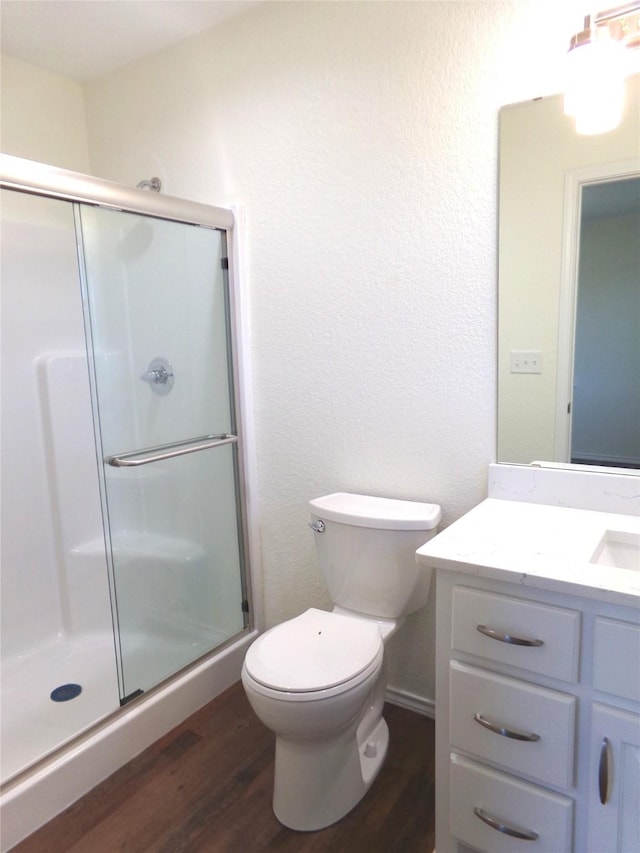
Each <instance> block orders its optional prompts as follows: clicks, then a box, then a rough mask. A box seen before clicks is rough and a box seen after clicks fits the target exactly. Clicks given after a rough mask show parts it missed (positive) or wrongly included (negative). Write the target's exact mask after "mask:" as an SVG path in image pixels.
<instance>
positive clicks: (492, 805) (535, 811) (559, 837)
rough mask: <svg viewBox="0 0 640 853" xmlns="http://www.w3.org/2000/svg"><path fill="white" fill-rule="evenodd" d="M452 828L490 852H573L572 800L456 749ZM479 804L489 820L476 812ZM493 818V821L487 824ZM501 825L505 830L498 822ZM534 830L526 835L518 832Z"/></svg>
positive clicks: (457, 835) (462, 838) (456, 834)
mask: <svg viewBox="0 0 640 853" xmlns="http://www.w3.org/2000/svg"><path fill="white" fill-rule="evenodd" d="M450 770H451V776H450V800H451V814H450V830H451V834H452V835H453V836H454V837H455V838H457V839H458V840H459V841H462V842H463V843H465V844H469V845H470V846H471V847H473V849H474V850H484V851H490V853H514V851H522V850H525V851H527V852H528V853H529V851H530V853H534V851H538V853H570V851H571V850H572V844H573V831H572V830H573V800H572V799H570V798H569V797H564V796H562V795H561V794H554V793H551V792H550V791H545V790H544V789H543V788H538V787H536V786H535V785H529V784H527V783H526V782H521V781H520V780H519V779H515V778H514V777H511V776H506V775H505V774H504V773H498V772H497V771H496V770H491V769H490V768H488V767H483V766H482V765H480V764H476V763H475V762H473V761H469V760H467V759H465V758H462V756H459V755H456V754H455V753H453V754H452V755H451V757H450ZM478 810H480V811H481V814H482V815H483V817H484V820H483V819H482V818H481V817H480V816H479V815H478V814H477V811H478ZM486 821H491V822H493V823H494V826H490V825H488V823H487V822H486ZM500 826H501V827H502V831H501V829H499V828H496V827H500ZM514 833H516V834H521V835H525V834H527V833H531V835H532V836H535V837H533V838H530V839H522V838H518V837H516V835H515V834H514Z"/></svg>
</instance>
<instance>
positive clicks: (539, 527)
mask: <svg viewBox="0 0 640 853" xmlns="http://www.w3.org/2000/svg"><path fill="white" fill-rule="evenodd" d="M606 530H614V531H621V532H627V533H633V534H638V533H640V518H638V517H636V516H629V515H617V514H613V513H606V512H597V511H592V510H584V509H572V508H569V507H558V506H548V505H546V504H532V503H524V502H518V501H510V500H498V499H496V498H488V499H487V500H485V501H483V502H482V503H481V504H479V505H478V506H477V507H475V508H474V509H472V510H471V511H470V512H468V513H467V514H466V515H464V516H462V518H460V519H459V520H458V521H456V522H454V523H453V524H452V525H451V526H450V527H448V528H446V529H445V530H443V531H442V533H439V534H438V535H437V536H435V537H434V538H433V539H431V540H430V541H429V542H427V543H426V544H425V545H423V546H422V547H421V548H419V549H418V551H417V553H416V559H417V560H418V562H419V563H424V564H426V565H429V566H433V567H434V568H436V569H449V570H452V571H458V572H464V573H467V574H472V575H477V576H479V577H486V578H493V579H494V580H502V581H509V582H511V583H519V584H522V585H524V586H531V587H534V588H539V589H547V590H554V591H556V592H566V593H572V594H575V595H582V596H585V597H587V598H597V599H599V600H602V601H610V602H612V603H616V604H625V605H631V606H635V607H638V606H640V565H639V566H638V569H635V570H634V569H619V568H615V567H613V566H602V565H595V564H593V563H591V562H590V560H591V559H592V556H593V554H594V552H595V550H596V548H597V547H598V545H599V543H600V541H601V539H602V536H603V535H604V533H605V531H606Z"/></svg>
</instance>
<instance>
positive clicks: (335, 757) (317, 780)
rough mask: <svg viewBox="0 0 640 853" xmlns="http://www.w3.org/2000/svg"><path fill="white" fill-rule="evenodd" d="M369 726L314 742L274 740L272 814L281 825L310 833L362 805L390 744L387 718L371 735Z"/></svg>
mask: <svg viewBox="0 0 640 853" xmlns="http://www.w3.org/2000/svg"><path fill="white" fill-rule="evenodd" d="M367 723H369V721H366V720H363V721H362V722H361V724H360V726H358V728H357V730H354V726H349V727H348V728H347V729H346V730H345V731H344V732H342V733H340V734H338V735H334V736H333V737H331V738H325V739H322V740H319V741H313V742H312V743H310V742H309V741H307V740H297V739H289V738H283V737H277V738H276V761H275V764H276V766H275V778H274V792H273V811H274V813H275V816H276V817H277V818H278V820H279V821H280V823H282V824H284V826H287V827H289V829H296V830H299V831H302V832H312V831H314V830H318V829H323V828H324V827H326V826H330V825H331V824H332V823H336V821H338V820H340V819H341V818H343V817H344V816H345V815H346V814H348V812H350V811H351V809H353V808H354V807H355V806H356V805H357V804H358V803H359V802H360V800H361V799H362V798H363V797H364V795H365V794H366V793H367V791H368V790H369V788H370V787H371V785H372V783H373V781H374V779H375V778H376V776H377V775H378V773H379V771H380V768H381V767H382V764H383V763H384V759H385V757H386V754H387V749H388V745H389V729H388V727H387V724H386V722H385V721H384V719H383V718H382V717H380V718H379V719H378V720H377V722H376V723H375V725H374V726H373V729H371V730H370V731H367V729H369V728H370V723H369V724H368V725H367Z"/></svg>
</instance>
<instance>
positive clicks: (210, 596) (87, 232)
mask: <svg viewBox="0 0 640 853" xmlns="http://www.w3.org/2000/svg"><path fill="white" fill-rule="evenodd" d="M1 165H2V166H3V169H2V187H3V188H2V195H3V208H2V210H3V247H2V248H3V285H2V297H3V315H2V322H3V380H4V379H5V372H6V377H7V379H8V381H7V382H6V383H5V382H4V381H3V432H6V435H7V437H8V438H10V439H11V445H12V446H11V447H9V441H7V442H5V441H4V439H3V463H4V462H6V463H7V464H6V465H3V559H2V582H3V596H2V607H3V620H2V621H3V627H2V630H3V638H2V639H3V643H2V671H3V679H2V682H3V683H2V691H3V694H2V713H3V746H4V745H5V731H6V743H7V744H12V745H15V744H18V743H20V744H24V746H25V749H26V751H24V752H23V751H22V747H21V750H20V754H18V750H17V749H16V750H12V756H13V752H15V753H16V754H15V756H13V757H12V759H11V763H10V765H8V766H7V767H6V768H5V767H4V763H5V762H4V760H3V779H4V780H6V779H7V778H9V777H11V776H13V775H15V773H16V772H20V771H21V770H23V769H24V768H25V767H28V766H29V765H30V764H33V763H34V762H35V761H37V760H38V759H40V758H42V757H43V756H44V755H47V754H49V753H50V752H51V751H52V750H54V749H55V748H57V747H58V746H60V745H62V744H64V743H67V742H69V741H70V740H72V739H73V738H74V737H75V736H76V735H78V734H80V733H81V732H82V731H85V730H86V729H87V728H88V727H90V726H91V725H93V724H95V722H97V721H98V720H100V719H102V718H104V717H106V716H108V715H110V714H111V713H113V711H114V710H116V709H117V707H118V704H120V705H124V704H125V703H128V702H129V701H130V700H131V699H133V698H135V697H137V696H139V695H140V694H141V693H144V692H145V691H147V690H149V689H150V688H152V687H154V686H156V685H158V684H159V683H161V682H163V681H165V680H166V679H167V678H169V677H171V676H172V675H173V674H175V673H176V672H178V671H180V670H182V669H183V668H184V667H186V666H187V665H189V664H190V663H192V662H194V661H196V660H197V659H200V658H202V657H203V656H204V655H207V654H209V653H211V652H213V651H214V650H216V649H220V648H222V647H224V646H225V645H227V644H228V643H230V642H231V641H232V640H234V639H236V638H238V637H239V636H241V635H244V634H246V633H248V631H249V630H250V589H249V584H248V579H247V574H248V570H247V552H248V547H247V522H246V511H245V485H244V479H245V478H244V469H243V452H242V446H241V441H242V432H241V429H240V422H239V400H238V390H237V389H238V344H237V340H236V329H237V322H236V317H235V313H234V312H235V310H236V303H235V300H236V295H235V293H234V289H233V286H232V279H231V277H230V270H229V254H230V248H231V247H230V239H231V237H230V235H232V233H233V232H232V226H233V215H232V214H231V212H230V211H225V210H222V209H220V208H212V207H209V206H208V205H201V204H197V203H192V202H186V201H183V200H180V199H172V198H170V197H163V196H158V195H157V194H156V193H152V192H146V191H141V190H132V189H128V188H125V187H119V186H118V185H115V184H110V183H109V182H106V181H100V180H97V179H93V178H89V177H86V176H82V175H78V174H75V173H67V172H63V171H61V170H52V169H50V168H48V167H44V166H42V165H41V164H36V163H30V162H29V161H20V160H19V158H12V157H7V156H6V155H2V164H1ZM5 220H7V221H6V222H5ZM29 234H31V238H30V237H29ZM5 235H6V239H5ZM23 235H24V237H23ZM18 238H19V239H18ZM62 256H64V263H65V266H64V269H61V270H60V271H58V270H56V268H55V265H56V264H57V263H58V258H59V257H62ZM14 277H15V279H16V281H15V284H14V283H13V278H14ZM34 318H37V321H38V322H34ZM62 327H64V328H63V329H62ZM61 329H62V331H60V330H61ZM26 342H28V345H27V343H26ZM25 417H27V418H28V422H27V421H26V420H25ZM85 421H86V424H85ZM5 426H7V428H8V429H7V430H6V431H5V429H4V428H5ZM83 430H84V432H83ZM87 436H88V439H87ZM22 444H24V451H22V450H20V448H21V447H22ZM25 490H26V491H25ZM25 496H28V497H29V513H30V515H25V511H26V504H25V500H26V497H25ZM23 497H24V500H23ZM14 504H15V506H14ZM22 504H25V506H22ZM94 504H95V512H93V516H91V512H92V511H93V510H92V508H93V506H94ZM90 516H91V517H90ZM16 519H18V520H20V519H21V520H23V522H24V523H22V522H21V523H20V524H16ZM49 528H50V530H51V535H50V536H49V534H48V533H47V530H48V529H49ZM43 531H44V532H43ZM45 534H46V535H45ZM30 537H31V538H33V540H34V542H35V541H36V539H37V537H41V538H42V542H41V541H40V539H38V541H37V543H36V544H37V547H36V546H35V545H33V547H32V543H31V541H29V540H30ZM47 537H48V538H47ZM18 614H19V618H18ZM98 647H99V648H100V653H99V654H97V653H96V649H98ZM92 661H93V663H92ZM31 670H33V676H31V675H30V672H31ZM94 682H95V685H94ZM111 684H112V685H113V687H108V688H107V685H111ZM94 688H95V689H94ZM99 691H100V692H99ZM14 706H15V707H14ZM25 707H29V709H30V712H31V711H33V713H34V715H35V717H34V719H33V720H31V719H30V720H26V719H25V715H24V708H25ZM14 717H15V720H14ZM24 726H26V728H23V727H24ZM36 730H38V731H41V732H44V731H46V732H47V737H46V739H43V738H40V737H38V738H35V739H34V738H33V736H32V733H33V732H34V731H36ZM30 742H31V743H33V744H34V748H33V749H32V750H31V751H29V749H28V746H29V743H30ZM5 771H6V772H5Z"/></svg>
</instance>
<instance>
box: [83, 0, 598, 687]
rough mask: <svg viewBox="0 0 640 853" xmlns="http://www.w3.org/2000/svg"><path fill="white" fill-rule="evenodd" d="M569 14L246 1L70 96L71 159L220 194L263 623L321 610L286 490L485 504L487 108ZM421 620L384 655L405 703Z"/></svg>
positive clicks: (488, 449)
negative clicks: (76, 139) (241, 359)
mask: <svg viewBox="0 0 640 853" xmlns="http://www.w3.org/2000/svg"><path fill="white" fill-rule="evenodd" d="M545 7H548V9H549V10H553V14H552V15H551V16H550V17H549V18H547V17H546V16H545V15H544V9H545ZM572 7H573V8H572ZM576 9H579V11H578V12H577V11H576ZM583 12H584V9H583V8H581V4H571V3H569V4H563V8H561V9H558V7H557V4H545V3H540V2H533V0H529V1H528V2H517V3H497V2H486V3H485V2H456V3H436V2H423V3H403V2H374V3H365V2H360V3H341V2H337V3H314V2H308V3H306V2H305V3H277V2H269V3H265V4H261V5H260V7H258V8H256V9H254V10H252V11H250V12H248V13H246V14H244V15H242V16H240V17H238V18H237V19H235V20H232V21H229V22H227V23H225V24H224V25H223V26H221V27H220V28H218V29H216V30H212V31H209V32H207V33H205V34H203V35H201V36H198V37H195V38H192V39H189V40H188V41H186V42H183V43H182V44H181V45H179V46H177V47H175V48H172V49H169V50H165V51H163V52H161V53H158V54H156V55H155V56H154V57H152V58H150V59H147V60H145V61H142V62H140V63H136V64H134V65H131V66H129V67H128V68H126V69H124V70H123V71H121V72H118V73H115V74H113V75H111V76H110V77H108V78H106V79H103V80H101V81H98V82H96V83H93V84H90V85H88V86H87V87H86V93H85V94H86V106H87V122H88V128H89V145H90V150H91V158H92V170H93V171H94V173H97V174H99V175H100V176H102V177H106V178H111V179H115V180H118V181H122V182H125V183H128V184H135V183H137V182H138V181H139V180H140V179H141V178H143V177H148V176H149V175H151V174H158V175H160V177H161V178H162V179H163V182H164V186H165V187H166V190H167V192H169V193H172V194H176V195H183V196H186V197H189V198H194V199H197V200H200V201H208V202H212V203H215V204H218V205H231V204H235V205H240V206H241V207H242V209H243V213H244V216H245V220H246V233H245V238H246V246H247V247H248V249H247V255H248V257H247V258H246V267H247V274H248V277H249V281H248V290H249V292H250V294H251V311H252V318H253V320H252V335H253V370H254V399H255V405H256V411H255V420H256V428H257V450H258V480H259V483H258V488H259V501H260V507H261V524H262V548H263V554H262V557H263V566H264V588H265V607H266V621H267V624H273V623H276V622H278V621H281V620H282V619H285V618H288V617H290V616H292V615H294V614H296V613H298V612H300V611H301V610H303V609H304V608H306V607H308V606H310V605H320V606H322V605H327V604H328V598H327V594H326V590H325V586H324V583H323V581H322V579H321V577H320V576H319V573H318V571H317V568H316V565H315V559H314V548H313V541H312V537H311V535H310V533H309V531H308V529H307V527H306V520H307V516H306V502H307V500H308V499H309V498H312V497H314V496H317V495H320V494H323V493H326V492H330V491H334V490H339V489H344V490H352V491H362V492H365V493H372V494H382V495H388V496H392V497H407V498H414V499H418V500H431V501H437V502H439V503H441V505H442V507H443V514H444V521H445V523H449V522H451V521H452V520H453V519H455V518H456V517H458V516H459V515H461V514H462V513H463V512H464V511H466V510H467V509H469V508H470V507H471V506H473V505H474V504H475V503H477V502H478V501H479V500H481V499H482V498H483V497H484V496H485V489H486V467H487V463H488V462H490V461H491V460H493V459H494V458H495V449H494V448H495V392H496V388H495V372H496V371H495V355H496V354H495V337H496V327H495V324H496V268H495V256H496V171H497V163H496V158H497V121H498V109H499V107H500V105H501V104H504V103H508V102H511V101H517V100H522V99H525V98H529V97H533V96H536V95H539V94H547V93H550V92H553V91H558V90H559V88H560V69H561V64H562V59H563V55H564V51H565V50H566V42H567V39H568V37H569V36H570V35H571V33H572V32H573V31H575V29H576V28H577V27H578V25H579V24H580V23H581V19H582V14H583ZM432 604H433V597H432ZM433 627H434V617H433V612H432V606H431V608H428V609H427V611H426V612H423V613H421V614H418V615H416V616H414V617H411V619H410V620H409V621H408V624H407V625H406V626H405V628H404V630H403V632H402V633H400V634H399V635H397V637H396V638H394V640H393V641H392V648H391V654H390V670H391V671H390V680H391V682H392V684H394V685H395V686H397V687H400V688H402V689H405V690H407V691H409V692H413V693H416V694H418V695H419V696H422V697H427V698H428V697H432V696H433V694H434V688H433Z"/></svg>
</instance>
